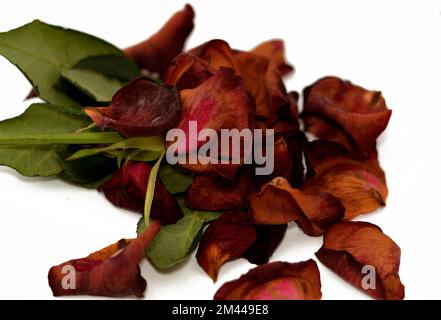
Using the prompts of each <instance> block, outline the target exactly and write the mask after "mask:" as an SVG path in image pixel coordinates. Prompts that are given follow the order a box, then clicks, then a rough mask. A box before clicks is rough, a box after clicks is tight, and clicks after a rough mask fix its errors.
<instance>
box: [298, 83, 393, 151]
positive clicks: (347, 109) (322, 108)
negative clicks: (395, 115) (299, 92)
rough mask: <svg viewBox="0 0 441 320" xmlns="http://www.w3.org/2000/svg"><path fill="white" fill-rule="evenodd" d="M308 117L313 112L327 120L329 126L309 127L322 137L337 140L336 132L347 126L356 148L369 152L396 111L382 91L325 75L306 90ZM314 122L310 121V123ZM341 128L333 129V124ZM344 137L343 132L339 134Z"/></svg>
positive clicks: (315, 124)
mask: <svg viewBox="0 0 441 320" xmlns="http://www.w3.org/2000/svg"><path fill="white" fill-rule="evenodd" d="M303 113H304V115H305V116H308V115H313V116H316V117H318V118H321V119H324V120H326V121H327V125H328V126H329V125H331V127H328V130H327V128H326V126H323V125H317V122H314V123H313V124H314V125H313V126H311V127H306V130H307V131H308V130H309V129H312V130H314V132H313V133H314V134H316V135H318V137H319V138H323V139H328V137H329V139H330V140H334V141H335V140H337V138H336V135H337V133H336V131H335V130H338V129H343V130H344V132H345V133H346V134H347V135H348V136H349V137H350V139H351V140H353V142H354V143H355V147H356V148H358V149H359V150H361V151H362V152H363V153H365V154H368V153H369V152H370V151H371V150H372V148H374V146H375V142H376V140H377V138H378V136H379V135H380V134H381V133H382V132H383V131H384V129H385V128H386V126H387V124H388V122H389V119H390V116H391V114H392V111H391V110H390V109H388V108H387V106H386V102H385V100H384V98H383V96H382V94H381V92H378V91H369V90H366V89H364V88H362V87H359V86H356V85H353V84H352V83H350V82H349V81H344V80H341V79H339V78H336V77H325V78H323V79H320V80H318V81H317V82H316V83H314V84H313V85H311V86H310V87H308V88H306V89H305V90H304V108H303ZM308 124H311V123H308V122H306V125H308ZM333 125H334V126H335V127H337V129H330V128H332V126H333ZM337 137H338V139H341V134H338V135H337Z"/></svg>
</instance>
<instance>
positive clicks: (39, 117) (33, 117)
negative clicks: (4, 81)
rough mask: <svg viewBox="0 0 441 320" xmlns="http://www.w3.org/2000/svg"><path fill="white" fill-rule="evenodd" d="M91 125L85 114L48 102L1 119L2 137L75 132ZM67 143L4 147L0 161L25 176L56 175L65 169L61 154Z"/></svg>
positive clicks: (0, 130) (0, 132)
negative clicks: (18, 114)
mask: <svg viewBox="0 0 441 320" xmlns="http://www.w3.org/2000/svg"><path fill="white" fill-rule="evenodd" d="M88 124H90V120H89V119H88V118H87V117H86V116H85V115H84V114H83V115H81V116H80V115H78V113H75V112H70V111H68V110H67V109H63V108H60V107H57V106H53V105H48V104H33V105H31V106H30V107H29V108H28V109H27V110H26V111H25V112H24V113H23V114H21V115H20V116H18V117H15V118H12V119H8V120H4V121H1V122H0V136H2V135H9V136H15V137H20V135H35V134H43V135H52V134H61V133H66V132H73V131H75V130H77V129H80V128H84V127H85V126H87V125H88ZM64 148H66V146H63V145H59V144H51V145H31V146H29V145H16V146H5V145H1V146H0V164H1V165H6V166H9V167H11V168H13V169H15V170H17V171H18V172H19V173H21V174H22V175H25V176H52V175H56V174H59V173H61V172H62V171H63V170H64V168H63V165H62V162H63V160H62V159H60V157H59V153H60V152H62V151H63V150H64Z"/></svg>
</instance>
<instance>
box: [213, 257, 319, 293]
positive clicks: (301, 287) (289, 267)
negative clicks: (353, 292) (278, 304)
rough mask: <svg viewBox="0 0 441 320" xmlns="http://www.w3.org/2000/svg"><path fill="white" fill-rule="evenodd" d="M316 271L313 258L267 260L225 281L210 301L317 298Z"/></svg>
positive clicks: (317, 276)
mask: <svg viewBox="0 0 441 320" xmlns="http://www.w3.org/2000/svg"><path fill="white" fill-rule="evenodd" d="M321 297H322V292H321V283H320V273H319V269H318V268H317V264H316V263H315V261H314V260H311V259H310V260H308V261H303V262H297V263H288V262H271V263H268V264H264V265H262V266H259V267H256V268H254V269H251V270H250V271H248V272H247V273H246V274H244V275H242V276H241V277H240V278H239V279H237V280H233V281H230V282H227V283H225V284H224V285H223V286H222V287H220V289H219V290H218V291H217V292H216V294H215V295H214V300H319V299H321Z"/></svg>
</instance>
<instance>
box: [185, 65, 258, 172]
mask: <svg viewBox="0 0 441 320" xmlns="http://www.w3.org/2000/svg"><path fill="white" fill-rule="evenodd" d="M180 93H181V101H182V108H183V113H182V117H181V121H180V122H179V124H178V128H179V129H182V130H183V131H184V132H185V135H186V138H187V140H186V141H183V142H182V141H181V142H180V143H181V144H180V145H179V146H180V147H185V148H186V152H187V154H189V153H194V152H196V151H197V150H198V148H199V147H200V146H201V145H203V144H204V143H203V142H200V141H198V142H196V143H194V142H192V141H191V140H190V138H189V136H190V135H189V123H190V121H195V122H196V123H197V129H198V131H197V134H199V132H200V130H202V129H205V128H209V129H212V130H214V131H216V132H217V133H218V136H220V130H221V129H237V130H239V131H241V130H242V129H245V128H250V126H251V125H252V115H253V112H254V107H255V105H254V101H253V99H252V97H251V96H250V95H249V93H248V92H247V90H246V89H245V86H244V85H243V82H242V80H241V79H240V78H239V77H237V76H235V75H234V70H232V69H227V68H220V69H219V71H217V72H216V73H215V74H214V75H213V76H212V77H211V78H210V79H208V80H207V81H205V82H204V83H203V84H201V85H200V86H198V87H196V88H195V89H189V90H183V91H181V92H180ZM218 145H219V146H221V143H220V142H218ZM225 156H226V155H225ZM221 157H222V150H221V152H220V154H219V158H218V159H216V160H218V162H219V163H220V158H221ZM187 163H188V162H187ZM211 163H212V161H211ZM182 166H183V167H185V168H186V169H188V170H190V171H193V172H207V171H215V172H222V171H223V169H222V167H223V166H224V165H222V164H219V165H217V166H216V168H215V169H214V168H213V167H212V164H210V163H209V164H200V163H198V164H196V165H191V164H190V165H182ZM225 167H227V168H226V172H227V174H226V175H228V176H231V173H232V172H231V170H230V168H231V167H230V165H228V164H227V165H225ZM238 167H239V166H236V167H235V169H237V168H238ZM233 173H234V172H233Z"/></svg>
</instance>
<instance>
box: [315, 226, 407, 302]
mask: <svg viewBox="0 0 441 320" xmlns="http://www.w3.org/2000/svg"><path fill="white" fill-rule="evenodd" d="M400 255H401V251H400V247H399V246H398V245H397V244H396V243H395V242H394V241H393V240H392V239H391V238H389V237H388V236H386V235H385V234H384V233H383V231H382V230H381V229H380V228H379V227H377V226H376V225H374V224H371V223H367V222H350V221H345V222H341V223H338V224H335V225H334V226H332V227H331V228H330V229H329V230H328V231H326V233H325V235H324V238H323V246H322V247H321V248H320V250H319V251H318V252H317V253H316V256H317V257H318V259H319V260H320V261H321V262H322V263H323V264H324V265H326V266H327V267H328V268H330V269H331V270H333V271H334V272H335V273H337V274H338V275H339V276H340V277H342V278H343V279H345V280H346V281H348V282H349V283H351V284H352V285H354V286H355V287H357V288H359V289H361V290H363V291H364V292H366V293H367V294H369V295H370V296H372V297H373V298H375V299H386V300H401V299H403V298H404V286H403V284H402V283H401V281H400V276H399V275H398V270H399V267H400Z"/></svg>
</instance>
